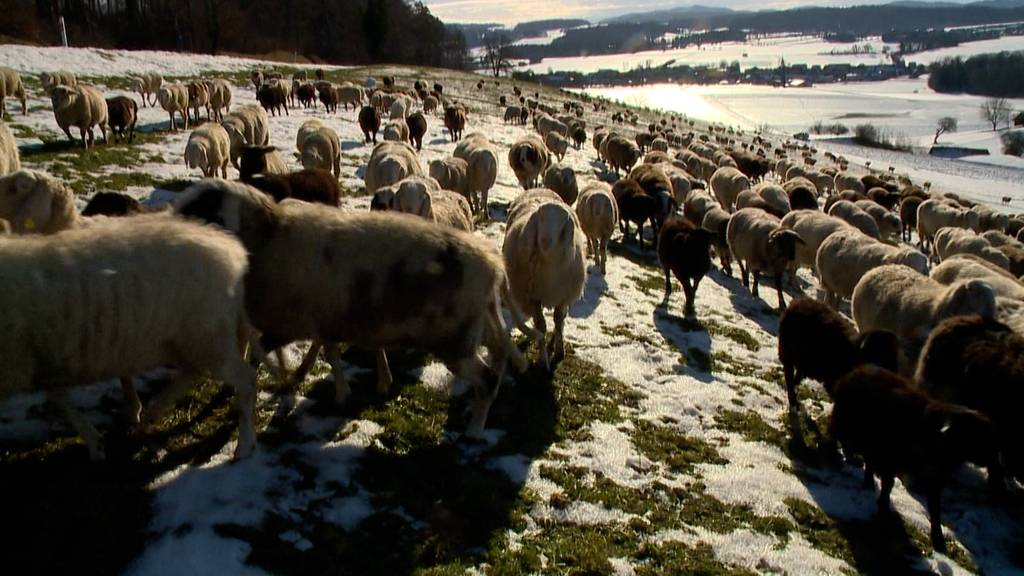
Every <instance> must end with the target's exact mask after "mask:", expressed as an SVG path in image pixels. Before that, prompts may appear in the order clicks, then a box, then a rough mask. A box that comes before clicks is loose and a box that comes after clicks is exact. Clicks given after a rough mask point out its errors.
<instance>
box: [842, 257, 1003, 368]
mask: <svg viewBox="0 0 1024 576" xmlns="http://www.w3.org/2000/svg"><path fill="white" fill-rule="evenodd" d="M850 309H851V312H852V313H853V320H854V322H856V324H857V328H858V329H859V330H860V331H861V332H867V331H869V330H888V331H890V332H893V333H895V334H896V335H897V336H899V337H900V339H901V340H902V341H903V342H904V343H905V345H906V346H907V349H908V351H909V352H910V353H909V354H908V358H910V359H911V360H912V361H915V360H916V358H917V354H916V353H915V351H916V350H919V349H920V345H921V344H922V343H923V342H924V340H925V338H926V337H927V336H928V333H929V332H931V330H932V328H933V327H934V326H935V325H937V324H938V323H939V322H941V321H942V320H945V319H946V318H949V317H950V316H957V315H963V314H980V315H982V316H985V317H994V316H995V315H996V294H995V291H994V290H993V289H992V287H991V286H990V285H988V284H986V283H985V282H983V281H981V280H966V281H963V282H957V283H955V284H952V285H950V286H943V285H942V284H939V283H938V282H936V281H935V280H932V279H931V278H928V277H927V276H922V275H921V274H920V273H919V272H917V271H916V270H913V269H911V268H909V267H907V266H903V265H901V264H886V265H884V266H879V267H878V268H875V269H873V270H871V271H870V272H868V273H867V274H865V275H864V277H863V278H861V279H860V281H859V282H857V286H856V288H854V289H853V297H852V298H851V299H850Z"/></svg>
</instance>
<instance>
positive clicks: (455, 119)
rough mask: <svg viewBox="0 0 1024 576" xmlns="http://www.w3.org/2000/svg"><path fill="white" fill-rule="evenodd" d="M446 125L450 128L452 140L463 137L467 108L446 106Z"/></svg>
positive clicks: (449, 132)
mask: <svg viewBox="0 0 1024 576" xmlns="http://www.w3.org/2000/svg"><path fill="white" fill-rule="evenodd" d="M444 127H445V128H447V129H448V134H449V135H450V136H451V138H452V142H455V141H457V140H460V139H462V131H463V130H465V129H466V110H465V109H463V108H462V107H461V106H446V107H445V109H444Z"/></svg>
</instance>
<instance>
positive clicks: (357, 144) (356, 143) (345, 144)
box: [341, 139, 366, 152]
mask: <svg viewBox="0 0 1024 576" xmlns="http://www.w3.org/2000/svg"><path fill="white" fill-rule="evenodd" d="M363 146H366V141H365V140H363V139H359V140H342V141H341V150H342V152H344V151H346V150H355V149H356V148H362V147H363Z"/></svg>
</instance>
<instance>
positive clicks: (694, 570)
mask: <svg viewBox="0 0 1024 576" xmlns="http://www.w3.org/2000/svg"><path fill="white" fill-rule="evenodd" d="M636 559H637V560H638V561H639V562H638V565H637V567H636V575H637V576H658V575H661V574H700V575H701V576H754V575H756V574H757V572H754V571H752V570H748V569H746V568H743V567H741V566H729V565H726V564H723V563H722V562H720V561H719V560H718V559H717V558H715V552H714V550H712V549H711V546H709V545H707V544H704V543H700V544H697V545H696V546H688V545H686V544H683V543H682V542H662V543H660V544H655V543H651V544H648V545H645V546H644V547H643V548H641V549H640V551H639V552H638V553H637V556H636Z"/></svg>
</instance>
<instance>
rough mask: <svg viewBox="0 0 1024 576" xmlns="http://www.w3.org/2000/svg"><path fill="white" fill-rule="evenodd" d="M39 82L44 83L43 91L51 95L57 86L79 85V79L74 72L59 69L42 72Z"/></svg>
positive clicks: (70, 86)
mask: <svg viewBox="0 0 1024 576" xmlns="http://www.w3.org/2000/svg"><path fill="white" fill-rule="evenodd" d="M39 83H40V84H42V85H43V91H44V92H46V94H47V95H50V93H51V92H52V91H53V89H54V88H56V87H57V86H67V87H69V88H74V87H75V86H78V79H77V78H76V77H75V74H74V72H68V71H67V70H58V71H57V72H43V73H42V74H40V75H39Z"/></svg>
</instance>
